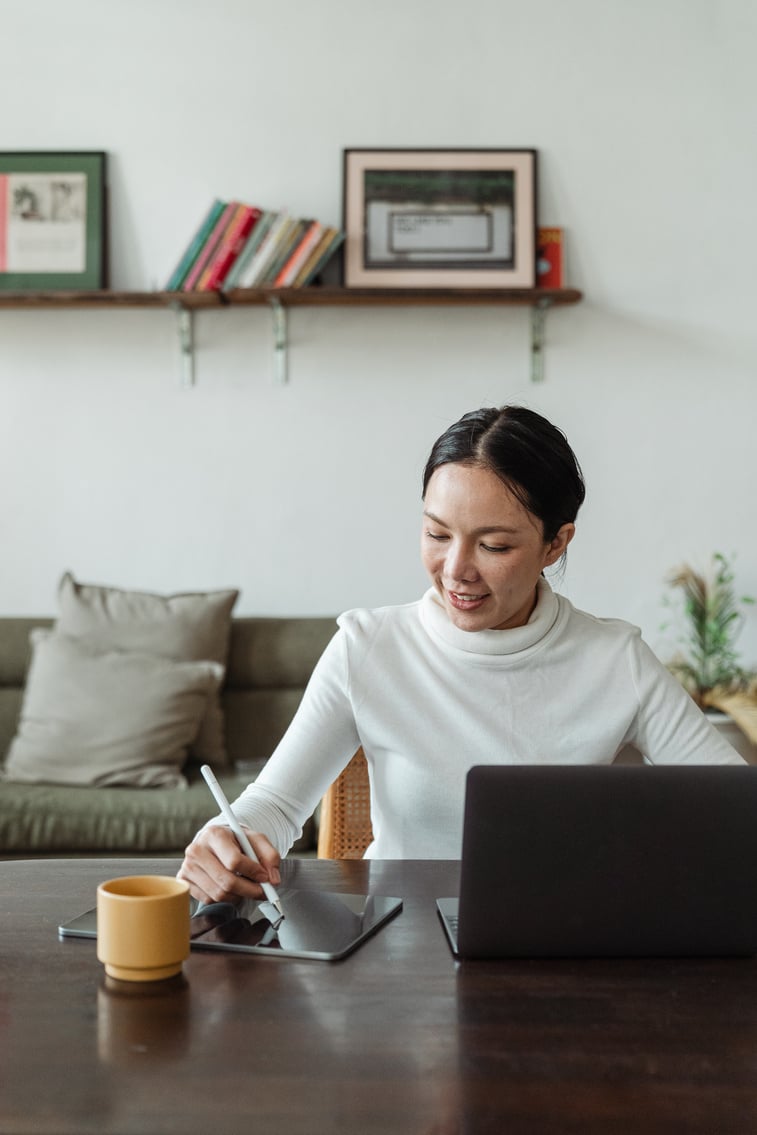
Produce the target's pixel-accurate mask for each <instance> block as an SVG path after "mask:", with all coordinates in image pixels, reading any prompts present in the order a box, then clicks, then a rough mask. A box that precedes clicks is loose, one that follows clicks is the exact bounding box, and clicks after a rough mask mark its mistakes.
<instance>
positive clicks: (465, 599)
mask: <svg viewBox="0 0 757 1135" xmlns="http://www.w3.org/2000/svg"><path fill="white" fill-rule="evenodd" d="M447 597H448V598H449V601H450V603H451V604H452V606H453V607H454V608H455V610H457V611H475V610H477V608H478V607H480V606H481V604H482V603H483V602H484V601H485V600H486V599H487V598H488V596H487V595H469V594H468V593H467V592H464V591H449V590H448V591H447Z"/></svg>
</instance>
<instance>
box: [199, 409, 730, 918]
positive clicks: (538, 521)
mask: <svg viewBox="0 0 757 1135" xmlns="http://www.w3.org/2000/svg"><path fill="white" fill-rule="evenodd" d="M584 492H585V490H584V483H583V478H582V476H581V470H580V468H579V466H578V463H577V461H576V458H575V456H574V454H573V452H572V450H571V448H570V446H569V445H568V442H567V440H566V438H565V436H564V435H563V434H562V433H561V432H560V430H558V429H556V428H555V427H554V426H553V425H551V424H550V423H549V422H548V421H547V420H546V419H545V418H543V417H541V415H539V414H537V413H535V412H534V411H532V410H527V409H524V408H522V407H518V406H505V407H503V408H502V409H484V410H478V411H474V412H473V413H470V414H466V415H465V416H464V417H463V418H461V419H460V421H458V422H456V423H454V425H452V426H451V427H450V428H449V429H448V430H447V431H446V432H445V433H444V434H442V436H441V437H440V438H439V439H438V441H437V442H436V443H435V445H434V447H433V449H432V451H431V455H430V457H429V459H428V462H427V465H426V469H425V472H424V478H423V501H424V511H423V526H422V534H421V554H422V559H423V564H424V567H425V569H426V571H427V572H428V575H429V577H430V580H431V585H432V586H431V588H430V589H429V590H428V591H427V592H426V594H425V595H424V596H423V598H422V599H420V600H419V601H417V602H415V603H410V604H407V605H405V606H399V607H384V608H379V609H377V610H356V611H349V612H347V613H346V614H345V615H342V616H341V617H340V619H339V620H338V624H339V630H338V632H337V634H336V635H335V636H334V638H333V639H332V641H331V643H330V644H329V646H328V647H327V648H326V650H325V652H324V654H323V656H322V658H321V660H320V661H319V663H318V665H317V667H316V669H315V671H314V673H313V677H312V679H311V682H310V684H309V686H308V689H307V691H306V693H305V696H304V698H303V701H302V705H301V706H300V709H299V710H298V712H297V714H296V716H295V718H294V720H293V722H292V724H291V726H290V728H289V730H288V731H287V733H286V736H285V737H284V738H283V740H282V741H281V743H280V744H279V746H278V747H277V749H276V751H275V753H274V754H273V756H272V757H271V760H270V761H269V762H268V764H267V765H266V766H265V768H264V769H263V771H262V773H261V774H260V776H259V777H258V779H257V781H256V782H255V784H254V785H250V786H249V787H248V788H247V789H246V791H245V792H244V793H243V794H242V795H241V796H240V797H239V799H238V800H237V801H235V804H234V810H235V812H236V814H237V816H238V817H239V819H240V821H241V822H242V824H243V825H245V827H246V828H247V829H248V831H249V834H250V840H251V843H252V845H253V848H254V850H255V852H256V854H257V855H258V857H259V859H260V864H259V865H255V864H253V863H252V862H251V860H249V859H248V858H247V857H246V856H244V855H243V853H242V852H241V850H240V848H239V846H238V845H237V843H236V840H235V839H234V837H233V836H232V834H231V832H230V831H229V830H228V829H227V828H225V827H223V826H222V825H221V824H220V823H219V821H212V822H211V824H210V825H208V826H206V828H204V829H203V831H202V832H200V833H199V835H198V837H197V838H196V839H195V841H194V842H193V843H192V844H191V845H190V846H189V847H188V848H187V852H186V857H185V860H184V863H183V864H182V867H181V870H180V871H179V876H180V877H181V878H184V879H186V880H187V881H188V882H189V884H190V887H191V890H192V893H193V894H194V895H195V897H197V898H199V899H201V900H203V901H219V900H221V899H228V898H233V897H249V898H256V897H259V896H260V893H261V892H260V889H259V887H258V886H257V883H259V882H261V881H269V882H271V883H273V884H274V885H276V884H277V883H278V882H279V871H278V867H279V861H280V856H281V855H283V854H286V852H287V850H288V849H289V847H290V846H291V845H292V843H293V841H294V840H295V839H296V838H297V836H298V835H299V833H300V830H301V825H302V824H303V823H304V821H305V819H306V818H307V817H308V816H309V815H310V814H311V813H312V811H313V809H314V807H315V805H316V804H317V802H318V800H319V799H320V797H321V796H322V794H323V793H324V792H325V790H326V788H327V787H328V786H329V785H330V784H331V782H332V781H333V780H334V779H335V778H336V776H337V775H338V774H339V772H340V771H341V769H342V768H343V767H344V766H345V765H346V764H347V762H348V761H349V759H350V758H351V757H352V755H353V753H354V752H355V751H356V749H357V748H358V747H359V746H360V745H362V746H363V749H364V750H365V754H366V757H367V759H368V766H369V771H370V778H371V816H372V823H373V831H374V836H375V838H374V841H373V843H372V844H371V847H370V848H369V849H368V851H367V853H366V855H367V856H368V857H372V858H407V859H424V858H452V859H454V858H457V857H459V854H460V847H461V838H462V812H463V796H464V784H465V774H466V772H467V770H468V768H469V767H470V766H471V765H473V764H487V763H502V762H505V763H511V764H534V763H545V764H609V763H611V762H612V760H613V759H614V757H615V756H616V754H617V753H618V751H619V750H620V749H621V748H622V747H623V745H625V744H627V743H633V744H634V745H636V747H637V748H638V749H640V750H641V751H642V752H643V753H644V754H645V755H646V757H647V759H648V760H649V761H651V762H653V763H654V762H669V763H677V762H681V763H682V762H685V761H689V762H696V763H702V762H705V761H707V762H717V763H722V764H729V763H735V764H739V763H742V762H741V758H740V757H739V756H738V755H737V754H736V752H735V751H734V750H733V749H732V748H731V746H730V745H728V744H727V743H726V742H725V741H724V740H722V738H721V737H720V736H719V734H718V733H717V732H716V731H715V730H714V729H713V728H712V727H711V726H710V724H709V723H708V722H707V720H706V719H705V717H704V716H703V714H702V713H701V712H700V710H699V709H698V708H697V707H696V705H695V704H694V702H693V701H692V700H691V699H690V698H689V696H688V695H687V694H686V693H685V692H684V691H683V689H682V688H681V686H680V685H679V684H678V682H677V681H676V680H675V679H674V678H673V677H671V675H670V674H669V673H668V671H667V670H666V669H665V667H664V666H663V665H662V664H661V663H660V662H659V661H658V659H657V658H656V657H655V656H654V655H653V654H652V652H651V650H650V649H649V648H648V647H647V646H646V645H645V644H644V642H643V641H642V639H641V636H640V634H639V631H638V630H637V628H635V627H633V626H631V625H630V624H628V623H624V622H620V621H618V620H608V619H597V618H594V617H593V616H592V615H587V614H585V613H583V612H581V611H577V610H576V609H575V608H574V607H573V606H572V604H571V603H569V602H568V600H567V599H564V598H562V597H561V596H558V595H556V594H554V593H553V591H552V589H551V588H550V586H549V584H548V583H547V582H546V580H545V578H544V576H543V574H542V573H543V571H544V569H545V568H547V567H550V566H551V565H552V564H555V563H557V562H558V561H559V560H560V559H562V558H563V557H564V555H565V553H566V550H567V547H568V545H569V543H570V542H571V540H572V539H573V536H574V533H575V520H576V516H577V514H578V510H579V508H580V506H581V504H582V502H583V499H584ZM253 833H254V834H253ZM263 833H264V834H263Z"/></svg>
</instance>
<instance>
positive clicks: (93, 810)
mask: <svg viewBox="0 0 757 1135" xmlns="http://www.w3.org/2000/svg"><path fill="white" fill-rule="evenodd" d="M52 625H53V619H34V618H0V758H2V759H4V757H5V755H6V754H7V751H8V748H9V746H10V743H11V741H12V739H13V736H14V734H15V732H16V726H17V722H18V718H19V714H20V710H21V703H22V698H23V692H24V682H25V678H26V673H27V670H28V667H29V662H30V658H31V647H30V642H29V635H30V632H31V630H32V629H33V628H35V627H50V626H52ZM335 630H336V623H335V620H334V619H332V618H325V617H315V618H255V617H248V618H236V619H233V620H232V629H231V641H230V647H229V657H228V666H227V671H226V678H225V682H224V686H223V689H222V692H221V704H222V709H223V714H224V723H225V731H226V746H227V750H228V756H229V768H228V769H226V770H218V779H219V781H220V782H221V784H222V785H223V787H224V790H225V791H226V794H227V796H228V797H229V798H230V799H233V798H234V797H235V796H237V795H238V794H239V792H240V791H241V790H242V788H243V787H244V786H245V784H247V783H248V782H249V781H250V780H251V779H254V776H255V775H256V772H257V771H258V770H259V768H260V767H261V765H262V764H263V763H264V762H265V760H266V759H267V758H268V756H269V755H270V753H271V751H272V750H273V748H274V747H275V745H276V744H277V742H278V741H279V739H280V738H281V736H282V734H283V733H284V731H285V729H286V727H287V725H288V724H289V722H290V721H291V719H292V716H293V715H294V712H295V710H296V708H297V706H298V705H299V702H300V698H301V697H302V693H303V691H304V688H305V685H306V684H307V681H308V679H309V677H310V674H311V672H312V670H313V667H314V665H315V663H316V662H317V660H318V658H319V657H320V655H321V652H322V651H323V649H324V647H325V646H326V644H327V642H328V641H329V639H330V638H331V637H332V635H333V634H334V632H335ZM242 765H245V766H246V767H244V768H243V767H241V766H242ZM184 772H185V775H186V777H187V780H188V782H189V783H188V787H186V788H173V789H165V788H121V787H119V788H90V787H69V786H63V785H55V784H26V783H21V782H14V781H11V780H0V859H12V858H35V857H41V856H45V857H46V856H64V857H74V856H79V855H88V856H89V855H100V856H119V855H125V854H129V855H134V854H143V853H144V854H145V855H151V856H155V855H158V856H167V857H168V856H170V857H175V856H180V855H182V854H183V851H184V848H185V847H186V845H187V844H188V843H189V842H190V840H191V839H192V836H193V835H194V833H195V832H196V831H197V830H198V828H200V827H201V826H202V824H204V823H205V821H206V820H208V819H209V818H210V817H211V816H213V815H216V814H217V811H218V810H217V808H216V806H215V803H214V801H213V799H212V797H211V795H210V792H209V790H208V788H207V786H206V784H205V782H204V780H203V779H202V777H201V776H200V772H199V767H198V766H197V765H193V764H192V763H189V764H188V765H187V766H185V769H184ZM316 839H317V835H316V824H315V820H314V819H311V821H309V823H308V824H307V825H306V826H305V829H304V831H303V835H302V838H301V839H300V840H299V841H298V842H297V844H296V845H295V847H294V848H293V852H294V853H295V854H312V853H314V851H315V846H316Z"/></svg>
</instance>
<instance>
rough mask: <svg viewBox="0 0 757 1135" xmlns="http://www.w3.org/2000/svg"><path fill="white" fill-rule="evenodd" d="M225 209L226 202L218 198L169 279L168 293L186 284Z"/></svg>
mask: <svg viewBox="0 0 757 1135" xmlns="http://www.w3.org/2000/svg"><path fill="white" fill-rule="evenodd" d="M225 208H226V202H225V201H221V200H220V198H218V197H216V199H215V200H214V201H213V203H212V204H211V206H210V208H209V209H208V211H207V213H206V214H205V216H204V217H203V219H202V221H201V223H200V225H199V226H198V228H197V230H196V232H195V234H194V236H193V237H192V239H191V241H190V242H189V244H188V245H187V247H186V249H185V250H184V252H183V253H182V256H181V259H180V260H179V262H178V264H177V265H176V267H175V268H174V270H173V272H172V273H171V275H170V276H169V277H168V283H167V284H166V291H167V292H177V291H178V290H179V288H181V285H182V284H183V283H184V280H185V279H186V277H187V273H188V272H189V271H190V269H191V267H192V265H193V264H194V262H195V260H196V258H197V255H198V253H199V252H200V249H201V248H202V246H203V245H204V243H205V241H206V240H207V239H208V237H209V236H210V233H211V232H212V230H213V228H214V227H215V224H216V222H217V220H218V218H219V217H220V216H221V213H222V212H223V211H224V209H225Z"/></svg>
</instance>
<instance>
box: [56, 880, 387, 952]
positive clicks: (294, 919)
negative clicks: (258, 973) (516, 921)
mask: <svg viewBox="0 0 757 1135" xmlns="http://www.w3.org/2000/svg"><path fill="white" fill-rule="evenodd" d="M279 897H280V899H281V906H282V909H283V910H284V914H285V917H284V918H283V919H282V921H281V922H280V923H279V924H278V926H276V927H274V926H273V925H272V924H271V922H269V920H268V919H267V918H266V917H265V915H264V914H263V913H261V911H260V904H259V903H258V902H256V901H250V900H246V901H244V902H241V903H237V904H232V903H209V904H207V905H206V906H202V905H200V904H199V903H197V902H196V900H194V899H192V900H191V914H192V917H191V921H190V934H191V939H192V942H191V944H192V949H193V950H233V951H236V952H237V953H245V954H267V955H268V956H269V957H279V958H313V959H316V960H318V961H324V962H330V961H337V960H339V959H340V958H344V957H346V956H347V954H350V953H352V951H353V950H355V949H356V948H357V947H358V946H359V945H361V943H363V942H364V941H365V940H366V938H369V937H370V936H371V935H372V934H375V933H376V931H377V930H379V929H380V927H382V926H383V925H384V923H386V922H388V921H389V919H390V918H392V917H394V915H396V914H398V913H399V911H400V910H401V909H402V900H401V899H398V898H388V897H386V896H384V895H341V894H335V893H332V892H329V891H298V890H287V889H285V888H281V887H280V888H279ZM58 933H59V934H60V936H61V937H63V938H96V937H97V911H96V910H89V911H87V913H86V914H82V915H80V917H79V918H74V919H73V920H72V921H70V922H66V923H64V924H63V925H61V926H59V927H58Z"/></svg>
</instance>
